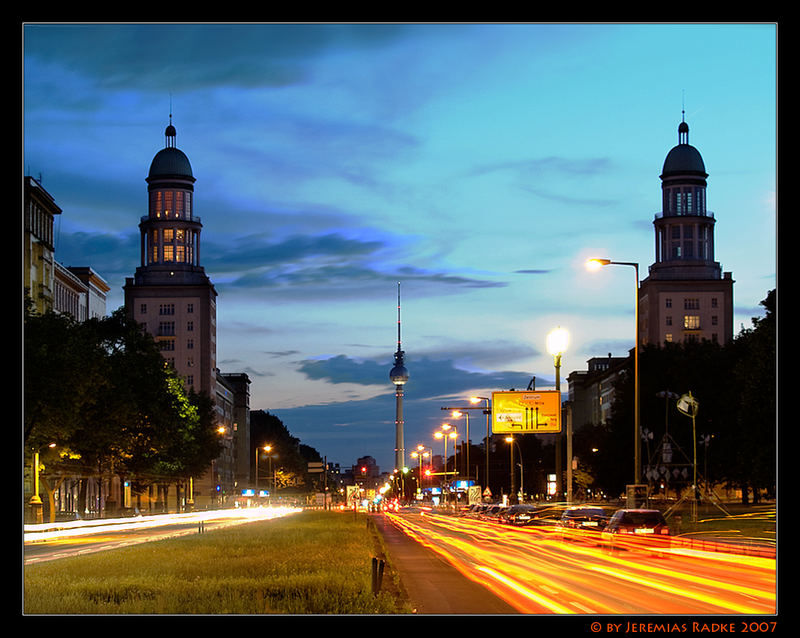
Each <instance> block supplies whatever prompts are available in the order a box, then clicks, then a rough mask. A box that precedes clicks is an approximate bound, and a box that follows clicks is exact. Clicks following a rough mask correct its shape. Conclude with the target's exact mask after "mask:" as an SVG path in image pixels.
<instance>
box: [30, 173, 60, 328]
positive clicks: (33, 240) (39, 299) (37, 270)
mask: <svg viewBox="0 0 800 638" xmlns="http://www.w3.org/2000/svg"><path fill="white" fill-rule="evenodd" d="M23 209H24V210H23V218H24V228H23V262H22V264H23V268H22V270H23V283H22V285H23V288H24V289H25V290H26V291H27V294H28V295H29V296H30V298H31V301H32V302H33V310H34V311H35V312H37V313H39V314H41V313H43V312H45V311H47V310H52V308H53V295H54V287H55V285H54V280H55V268H56V266H55V261H56V260H55V243H54V240H53V222H54V219H55V216H56V215H60V214H61V208H60V207H59V206H58V205H57V204H56V201H55V199H54V198H53V196H52V195H50V193H48V192H47V191H46V190H45V189H44V188H43V187H42V185H41V184H40V183H39V182H38V181H36V180H35V179H33V178H32V177H30V176H26V177H25V184H24V194H23Z"/></svg>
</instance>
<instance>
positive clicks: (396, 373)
mask: <svg viewBox="0 0 800 638" xmlns="http://www.w3.org/2000/svg"><path fill="white" fill-rule="evenodd" d="M404 354H405V353H404V352H403V350H402V342H401V340H400V282H399V281H398V282H397V352H395V353H394V367H393V368H392V370H391V372H389V379H390V380H391V382H392V383H394V388H395V397H396V407H395V410H396V415H395V421H394V424H395V448H394V455H395V469H396V470H397V471H398V472H402V471H403V467H404V466H405V445H404V443H403V386H404V385H405V383H406V381H408V370H406V367H405V364H404V362H403V355H404Z"/></svg>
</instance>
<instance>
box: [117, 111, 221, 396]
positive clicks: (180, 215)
mask: <svg viewBox="0 0 800 638" xmlns="http://www.w3.org/2000/svg"><path fill="white" fill-rule="evenodd" d="M171 120H172V118H171V117H170V123H169V126H167V128H166V130H165V132H164V135H165V138H166V144H165V146H164V148H163V149H161V150H160V151H158V152H157V153H156V155H155V157H153V161H152V162H151V163H150V170H149V172H148V175H147V177H146V179H145V181H146V182H147V193H148V211H147V215H146V216H144V217H142V218H141V220H140V222H139V232H140V253H141V256H140V262H141V263H140V265H139V267H138V268H137V269H136V272H135V274H134V276H133V277H129V278H126V280H125V286H124V291H125V308H126V310H127V312H128V314H129V316H131V317H133V318H134V319H135V320H136V321H137V322H138V323H139V324H140V325H143V326H145V327H146V329H147V331H148V332H150V333H151V334H152V335H153V336H154V337H155V339H156V341H157V342H158V345H159V348H160V349H161V351H162V353H163V355H164V357H165V359H167V361H168V362H169V363H170V365H172V367H173V368H174V369H175V371H176V372H177V373H178V374H179V375H180V376H181V377H182V378H183V379H184V380H185V382H186V385H187V387H193V388H194V389H195V390H196V391H198V392H199V391H205V392H207V393H208V395H209V396H210V397H212V398H214V396H215V392H216V372H215V368H216V316H217V310H216V298H217V292H216V290H215V289H214V285H213V284H212V283H211V281H210V280H209V278H208V277H207V276H206V274H205V270H204V269H203V267H202V266H201V265H200V231H201V229H202V224H201V223H200V218H198V217H196V216H195V214H194V183H195V178H194V175H193V174H192V166H191V164H190V162H189V158H188V157H186V155H185V154H184V153H183V151H181V150H180V149H178V148H177V146H176V144H175V138H176V133H175V127H174V126H173V125H172V121H171Z"/></svg>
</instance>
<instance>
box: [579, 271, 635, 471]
mask: <svg viewBox="0 0 800 638" xmlns="http://www.w3.org/2000/svg"><path fill="white" fill-rule="evenodd" d="M603 266H633V269H634V272H635V276H636V281H635V282H634V283H635V297H634V317H635V319H634V320H635V322H636V329H635V335H636V337H635V339H636V341H635V343H634V347H633V387H634V390H633V394H634V398H633V404H634V405H633V429H634V436H633V441H634V442H633V445H634V447H633V471H634V474H633V483H634V484H635V485H636V484H638V483H639V478H640V477H641V475H642V455H641V443H640V434H639V264H637V263H636V262H632V261H611V260H610V259H590V260H589V261H587V262H586V267H587V268H588V269H589V270H598V269H600V268H602V267H603Z"/></svg>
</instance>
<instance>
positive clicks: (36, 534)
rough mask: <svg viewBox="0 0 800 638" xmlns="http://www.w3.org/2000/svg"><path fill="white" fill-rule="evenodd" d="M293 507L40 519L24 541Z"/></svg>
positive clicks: (277, 512)
mask: <svg viewBox="0 0 800 638" xmlns="http://www.w3.org/2000/svg"><path fill="white" fill-rule="evenodd" d="M299 511H300V510H299V509H297V508H291V507H251V508H241V509H226V510H204V511H202V512H190V513H184V514H155V515H152V516H139V517H136V518H110V519H92V520H85V521H65V522H63V523H40V524H38V525H25V527H24V536H23V541H24V542H25V543H30V542H36V541H52V540H57V539H60V538H74V537H79V536H90V535H91V536H94V535H97V534H108V533H112V532H125V531H132V530H143V529H149V528H157V527H164V526H167V525H174V524H176V523H198V524H199V523H201V522H219V523H222V524H224V523H229V524H239V523H248V522H251V521H255V520H267V519H271V518H278V517H281V516H287V515H288V514H292V513H295V512H299Z"/></svg>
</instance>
